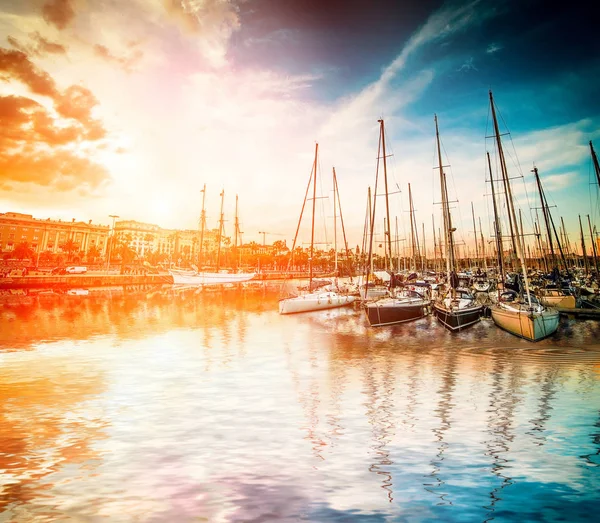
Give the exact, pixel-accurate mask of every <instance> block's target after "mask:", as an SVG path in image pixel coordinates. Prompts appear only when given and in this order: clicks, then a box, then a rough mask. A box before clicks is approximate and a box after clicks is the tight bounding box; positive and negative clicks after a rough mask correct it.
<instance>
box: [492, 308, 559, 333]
mask: <svg viewBox="0 0 600 523" xmlns="http://www.w3.org/2000/svg"><path fill="white" fill-rule="evenodd" d="M559 317H560V315H559V312H558V311H557V310H555V309H545V310H543V311H541V312H529V311H525V310H513V309H508V308H504V307H502V306H499V305H495V306H494V307H492V319H493V320H494V323H495V324H496V325H498V327H500V328H501V329H504V330H505V331H508V332H510V333H511V334H514V335H515V336H518V337H520V338H525V339H526V340H529V341H538V340H541V339H543V338H546V337H548V336H551V335H552V334H554V332H556V329H558V322H559Z"/></svg>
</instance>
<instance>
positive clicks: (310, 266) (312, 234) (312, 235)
mask: <svg viewBox="0 0 600 523" xmlns="http://www.w3.org/2000/svg"><path fill="white" fill-rule="evenodd" d="M318 151H319V144H318V143H317V144H315V162H314V164H313V175H314V176H313V205H312V223H311V229H310V258H309V260H308V270H309V273H308V292H310V291H311V290H312V280H313V254H314V244H315V209H316V203H317V153H318Z"/></svg>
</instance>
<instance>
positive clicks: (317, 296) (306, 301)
mask: <svg viewBox="0 0 600 523" xmlns="http://www.w3.org/2000/svg"><path fill="white" fill-rule="evenodd" d="M354 300H355V297H354V296H348V295H346V294H337V293H336V292H315V293H311V294H304V295H302V296H296V297H294V298H285V299H283V300H280V301H279V314H293V313H296V312H309V311H320V310H325V309H335V308H336V307H343V306H345V305H350V304H351V303H353V302H354Z"/></svg>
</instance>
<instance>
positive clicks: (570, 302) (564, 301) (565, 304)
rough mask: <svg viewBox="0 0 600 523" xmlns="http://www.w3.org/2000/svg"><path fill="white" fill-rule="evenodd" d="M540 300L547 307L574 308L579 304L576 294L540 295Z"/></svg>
mask: <svg viewBox="0 0 600 523" xmlns="http://www.w3.org/2000/svg"><path fill="white" fill-rule="evenodd" d="M538 300H539V301H540V303H541V304H542V305H545V306H546V307H561V308H565V309H574V308H575V307H576V306H577V300H576V299H575V296H570V295H564V294H563V295H557V296H544V295H541V296H538Z"/></svg>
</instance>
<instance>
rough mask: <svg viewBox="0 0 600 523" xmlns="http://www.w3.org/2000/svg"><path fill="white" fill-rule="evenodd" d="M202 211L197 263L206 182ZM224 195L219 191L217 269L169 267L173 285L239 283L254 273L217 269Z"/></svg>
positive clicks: (203, 220) (203, 227)
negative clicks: (211, 270) (200, 269)
mask: <svg viewBox="0 0 600 523" xmlns="http://www.w3.org/2000/svg"><path fill="white" fill-rule="evenodd" d="M201 192H202V213H201V215H200V224H201V225H200V253H199V255H198V261H199V263H200V262H201V260H202V246H203V245H202V244H203V242H204V229H205V226H206V211H205V209H204V201H205V196H206V184H204V188H203V189H202V191H201ZM224 197H225V191H222V192H221V219H220V220H219V237H218V240H217V241H218V245H219V251H218V255H217V270H216V271H214V272H206V271H199V270H198V268H197V267H196V266H192V268H190V269H178V268H171V269H169V273H170V274H171V276H172V277H173V283H174V284H175V285H197V286H205V285H221V284H227V283H241V282H245V281H249V280H251V279H252V278H254V276H256V273H254V272H251V273H244V272H229V271H227V270H219V255H220V252H221V232H222V231H223V200H224ZM236 223H237V200H236Z"/></svg>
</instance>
